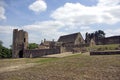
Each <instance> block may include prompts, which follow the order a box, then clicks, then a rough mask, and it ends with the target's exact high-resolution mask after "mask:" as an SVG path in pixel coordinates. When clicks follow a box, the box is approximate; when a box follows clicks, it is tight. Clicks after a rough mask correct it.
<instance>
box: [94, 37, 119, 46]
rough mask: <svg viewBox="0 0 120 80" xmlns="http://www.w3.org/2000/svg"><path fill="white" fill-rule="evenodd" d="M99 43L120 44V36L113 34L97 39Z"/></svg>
mask: <svg viewBox="0 0 120 80" xmlns="http://www.w3.org/2000/svg"><path fill="white" fill-rule="evenodd" d="M96 43H97V44H98V45H106V44H120V36H112V37H106V38H103V39H99V40H98V41H96Z"/></svg>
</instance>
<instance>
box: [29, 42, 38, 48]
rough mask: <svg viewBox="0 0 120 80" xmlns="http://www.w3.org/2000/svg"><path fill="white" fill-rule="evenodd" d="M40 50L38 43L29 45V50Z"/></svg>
mask: <svg viewBox="0 0 120 80" xmlns="http://www.w3.org/2000/svg"><path fill="white" fill-rule="evenodd" d="M36 48H38V44H36V43H29V46H28V49H36Z"/></svg>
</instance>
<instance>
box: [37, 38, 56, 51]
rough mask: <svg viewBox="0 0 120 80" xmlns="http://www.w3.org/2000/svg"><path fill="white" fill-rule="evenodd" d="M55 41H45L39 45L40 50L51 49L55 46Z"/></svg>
mask: <svg viewBox="0 0 120 80" xmlns="http://www.w3.org/2000/svg"><path fill="white" fill-rule="evenodd" d="M54 43H55V41H54V40H53V41H47V40H46V39H44V41H41V44H40V45H39V49H51V48H53V46H54Z"/></svg>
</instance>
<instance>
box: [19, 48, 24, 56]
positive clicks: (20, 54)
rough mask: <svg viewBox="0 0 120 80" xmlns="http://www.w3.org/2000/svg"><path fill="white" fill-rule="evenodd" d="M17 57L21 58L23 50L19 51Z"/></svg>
mask: <svg viewBox="0 0 120 80" xmlns="http://www.w3.org/2000/svg"><path fill="white" fill-rule="evenodd" d="M19 58H23V50H21V51H19Z"/></svg>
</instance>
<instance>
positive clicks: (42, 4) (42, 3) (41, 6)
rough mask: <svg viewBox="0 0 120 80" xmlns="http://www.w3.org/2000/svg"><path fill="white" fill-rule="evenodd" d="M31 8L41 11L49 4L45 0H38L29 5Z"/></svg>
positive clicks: (37, 11)
mask: <svg viewBox="0 0 120 80" xmlns="http://www.w3.org/2000/svg"><path fill="white" fill-rule="evenodd" d="M29 9H30V10H32V11H34V12H36V13H40V12H43V11H45V10H46V9H47V4H46V3H45V1H44V0H36V1H35V2H33V3H32V4H31V5H29Z"/></svg>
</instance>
